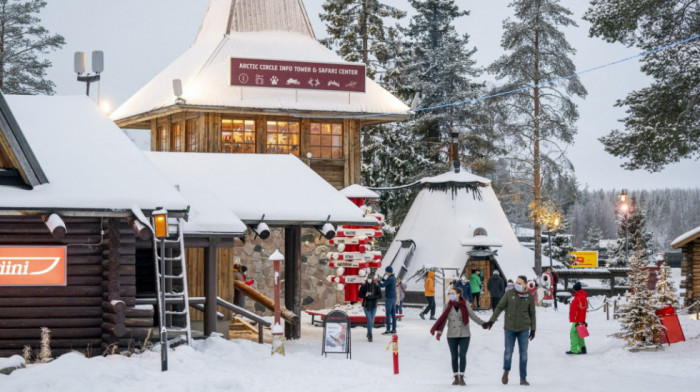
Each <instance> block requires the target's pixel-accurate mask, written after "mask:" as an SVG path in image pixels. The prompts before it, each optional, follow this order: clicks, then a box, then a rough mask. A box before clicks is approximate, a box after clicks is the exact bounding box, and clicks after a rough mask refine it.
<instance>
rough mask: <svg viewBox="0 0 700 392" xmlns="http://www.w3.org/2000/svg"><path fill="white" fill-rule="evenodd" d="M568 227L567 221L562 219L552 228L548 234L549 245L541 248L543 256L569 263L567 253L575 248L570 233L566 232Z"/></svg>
mask: <svg viewBox="0 0 700 392" xmlns="http://www.w3.org/2000/svg"><path fill="white" fill-rule="evenodd" d="M568 228H569V222H568V221H567V220H566V219H564V220H562V222H561V224H560V225H559V226H558V227H557V228H556V229H554V230H552V234H551V235H550V236H549V238H551V239H552V244H551V246H550V244H547V246H545V247H544V250H543V254H544V255H545V256H547V257H551V258H552V260H556V261H559V262H561V263H563V264H564V265H569V259H570V257H569V254H570V253H571V252H573V251H574V250H575V249H574V244H573V241H572V239H571V235H570V234H567V231H568ZM549 238H548V240H549Z"/></svg>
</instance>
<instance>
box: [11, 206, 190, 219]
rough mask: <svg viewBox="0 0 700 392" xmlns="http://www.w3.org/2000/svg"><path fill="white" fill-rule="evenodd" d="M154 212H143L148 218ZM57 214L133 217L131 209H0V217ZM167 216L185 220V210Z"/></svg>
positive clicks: (64, 215)
mask: <svg viewBox="0 0 700 392" xmlns="http://www.w3.org/2000/svg"><path fill="white" fill-rule="evenodd" d="M153 211H155V210H143V213H144V215H146V216H148V215H149V214H150V213H152V212H153ZM48 214H58V215H60V216H63V217H97V218H99V217H103V218H123V217H133V216H134V213H133V211H132V210H131V209H87V208H86V209H80V208H62V207H61V208H46V207H42V208H19V209H18V208H3V207H0V216H38V215H48ZM168 216H170V217H173V218H187V211H186V210H168Z"/></svg>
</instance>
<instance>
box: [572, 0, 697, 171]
mask: <svg viewBox="0 0 700 392" xmlns="http://www.w3.org/2000/svg"><path fill="white" fill-rule="evenodd" d="M584 19H586V20H588V21H590V22H591V23H592V26H591V29H590V35H591V36H597V37H602V38H603V39H605V40H606V41H608V42H620V43H623V44H625V45H627V46H635V47H638V48H640V49H641V50H644V51H650V50H654V49H657V48H660V47H662V46H665V45H668V44H671V43H674V42H676V41H680V40H684V39H687V38H690V37H692V36H694V35H696V34H698V32H699V31H700V1H698V0H635V1H624V0H592V1H591V7H590V9H589V10H588V12H587V13H586V15H585V16H584ZM698 59H700V39H695V40H692V41H689V42H686V43H684V44H682V45H678V46H674V47H672V48H669V49H666V50H662V51H658V52H655V53H652V54H650V55H648V56H645V57H644V58H642V59H641V62H642V71H643V72H644V73H646V74H647V75H649V76H651V78H653V82H652V83H651V85H650V86H648V87H645V88H642V89H640V90H636V91H633V92H631V93H629V94H628V95H627V97H626V98H625V99H623V100H619V101H617V103H616V104H615V106H618V107H625V108H626V113H627V117H625V118H624V119H623V120H622V122H623V123H624V126H625V127H624V129H623V130H613V131H611V132H610V134H608V135H607V136H605V137H603V138H601V139H600V140H601V141H602V142H603V144H604V145H605V150H606V151H608V152H609V153H611V154H612V155H615V156H617V157H622V158H626V159H627V162H625V163H624V165H623V166H624V167H625V168H627V169H640V168H643V169H646V170H648V171H651V172H655V171H659V170H661V169H663V168H664V167H665V166H666V165H668V164H670V163H674V162H678V161H679V160H681V159H691V158H696V159H697V158H700V99H699V97H700V61H698Z"/></svg>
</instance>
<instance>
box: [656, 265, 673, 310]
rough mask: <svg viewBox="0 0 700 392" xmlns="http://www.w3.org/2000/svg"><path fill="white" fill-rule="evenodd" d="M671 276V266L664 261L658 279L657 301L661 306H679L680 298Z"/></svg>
mask: <svg viewBox="0 0 700 392" xmlns="http://www.w3.org/2000/svg"><path fill="white" fill-rule="evenodd" d="M670 277H671V268H669V267H668V264H666V262H664V263H663V264H661V267H660V269H659V273H658V279H657V280H656V293H655V296H656V302H657V303H658V305H659V306H660V307H662V306H665V305H667V304H668V305H671V306H673V307H674V308H677V307H678V298H677V297H676V288H675V287H673V282H672V281H670V280H669V278H670Z"/></svg>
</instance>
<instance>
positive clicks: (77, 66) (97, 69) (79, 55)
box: [73, 50, 105, 100]
mask: <svg viewBox="0 0 700 392" xmlns="http://www.w3.org/2000/svg"><path fill="white" fill-rule="evenodd" d="M73 69H74V70H75V73H77V74H78V81H79V82H85V83H86V87H85V94H86V95H87V96H90V83H92V82H99V81H100V74H101V73H102V72H103V71H104V70H105V57H104V52H103V51H101V50H95V51H93V52H92V72H93V74H90V73H86V72H85V71H86V66H85V52H75V55H74V56H73ZM98 95H99V91H98ZM98 100H99V97H98Z"/></svg>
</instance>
